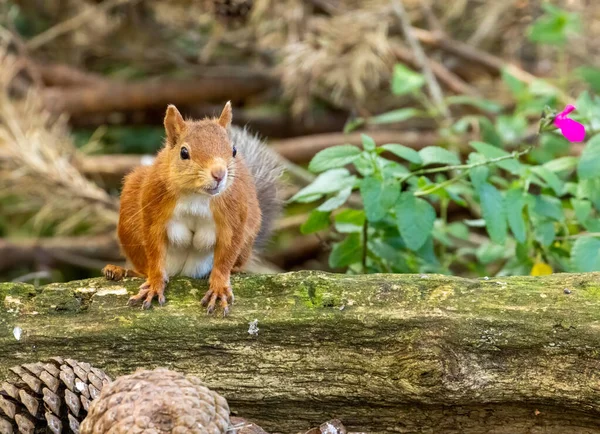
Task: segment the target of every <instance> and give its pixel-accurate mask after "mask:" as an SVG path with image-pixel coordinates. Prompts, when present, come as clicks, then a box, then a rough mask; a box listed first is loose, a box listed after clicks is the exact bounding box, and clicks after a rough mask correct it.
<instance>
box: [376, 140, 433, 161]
mask: <svg viewBox="0 0 600 434" xmlns="http://www.w3.org/2000/svg"><path fill="white" fill-rule="evenodd" d="M382 148H383V149H385V150H386V151H388V152H391V153H392V154H394V155H396V156H398V157H400V158H403V159H405V160H407V161H410V162H411V163H415V164H422V163H423V160H422V159H421V156H420V155H419V153H418V152H417V151H415V150H414V149H412V148H409V147H408V146H404V145H398V144H396V143H388V144H387V145H383V146H382Z"/></svg>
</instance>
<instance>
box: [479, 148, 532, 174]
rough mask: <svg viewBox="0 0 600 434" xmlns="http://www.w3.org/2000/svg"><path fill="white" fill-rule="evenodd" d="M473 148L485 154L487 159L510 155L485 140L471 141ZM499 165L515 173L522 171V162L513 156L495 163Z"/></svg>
mask: <svg viewBox="0 0 600 434" xmlns="http://www.w3.org/2000/svg"><path fill="white" fill-rule="evenodd" d="M469 144H470V145H471V146H472V147H473V148H475V149H476V150H477V152H479V153H480V154H483V156H485V158H486V159H488V160H492V159H494V158H500V157H506V156H508V155H510V154H509V153H508V152H506V151H504V150H502V149H500V148H498V147H496V146H493V145H490V144H489V143H483V142H470V143H469ZM494 164H495V165H497V166H498V167H501V168H503V169H504V170H506V171H508V172H510V173H512V174H513V175H518V174H520V173H521V163H519V161H518V160H517V159H516V158H512V159H509V160H502V161H499V162H497V163H494Z"/></svg>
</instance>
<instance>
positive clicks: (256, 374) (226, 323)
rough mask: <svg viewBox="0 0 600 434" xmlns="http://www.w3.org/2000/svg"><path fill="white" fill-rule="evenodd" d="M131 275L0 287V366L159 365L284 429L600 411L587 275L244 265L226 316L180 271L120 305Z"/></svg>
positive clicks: (596, 315) (590, 415) (424, 426)
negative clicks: (200, 381)
mask: <svg viewBox="0 0 600 434" xmlns="http://www.w3.org/2000/svg"><path fill="white" fill-rule="evenodd" d="M141 283H142V281H141V280H140V279H128V280H126V281H124V282H106V281H104V280H102V279H89V280H84V281H76V282H69V283H58V284H53V285H48V286H45V287H42V288H40V289H38V290H36V288H34V287H33V286H31V285H25V284H14V283H0V301H1V307H0V348H1V349H2V357H0V376H3V375H5V374H6V373H7V369H8V367H9V366H12V365H15V364H18V363H25V362H30V361H34V360H38V359H42V358H44V357H49V356H54V355H60V356H64V357H73V358H77V359H79V360H85V361H88V362H91V363H93V364H95V365H97V366H99V367H103V368H105V369H106V370H107V371H108V372H109V373H110V374H111V375H119V374H123V373H129V372H132V371H133V370H134V369H136V368H138V367H145V368H151V367H154V366H167V367H170V368H172V369H178V370H181V371H184V372H189V373H194V374H196V375H199V376H201V377H203V378H204V379H205V381H207V383H208V384H209V386H211V387H213V388H214V389H216V390H218V391H219V392H221V393H223V394H224V395H225V396H226V397H227V398H228V400H229V402H230V404H231V406H232V408H233V409H234V410H236V411H238V412H239V414H240V415H242V416H244V417H248V418H251V419H255V420H256V421H257V422H259V423H260V424H262V425H263V426H264V427H265V428H267V429H270V430H280V431H286V432H291V431H294V430H295V431H298V430H302V429H305V428H308V427H310V426H312V425H314V424H317V423H320V422H322V421H323V420H326V419H327V418H328V417H334V416H335V417H340V418H342V419H343V420H344V422H345V423H346V424H347V425H348V426H350V427H351V428H352V427H354V428H357V429H361V430H367V431H371V432H390V431H394V430H397V429H400V428H401V430H403V432H430V431H431V430H432V429H433V430H435V429H436V428H438V427H439V426H442V425H443V424H444V423H449V422H447V421H446V422H445V420H446V419H448V418H452V420H454V422H453V424H452V423H449V425H448V431H444V430H439V431H436V432H453V431H452V429H459V430H460V429H462V428H461V427H463V428H464V427H471V428H469V429H470V431H468V432H473V433H476V432H488V431H486V430H488V429H490V426H492V425H493V426H496V425H497V426H498V427H504V428H502V429H505V428H506V429H509V428H510V429H512V430H513V431H512V432H523V431H520V430H521V429H522V428H523V427H526V426H529V427H532V426H536V424H537V423H539V421H540V420H545V421H546V422H547V423H550V422H552V423H554V424H555V425H556V426H559V427H560V428H561V429H563V431H562V432H578V431H577V430H574V431H573V427H574V426H580V427H582V426H583V427H586V429H588V427H590V426H593V425H594V424H598V422H599V421H600V370H599V369H598V363H599V357H600V275H599V274H596V273H591V274H558V275H552V276H547V277H510V278H492V279H487V280H486V279H476V280H467V279H461V278H456V277H447V276H439V275H369V276H347V275H338V274H327V273H319V272H299V273H285V274H279V275H243V276H235V277H234V278H233V280H232V284H233V288H234V292H235V295H236V303H235V304H234V306H233V310H232V313H231V315H230V316H229V317H227V318H222V317H220V316H208V315H206V313H205V310H204V309H203V308H202V307H201V306H200V299H201V298H202V296H203V295H204V293H205V291H206V290H207V285H206V282H205V281H200V280H192V279H185V278H178V279H174V280H173V281H171V282H170V283H169V286H168V289H167V293H166V295H167V304H166V305H165V306H164V307H162V308H159V307H155V308H153V309H151V310H150V311H142V310H141V309H139V308H130V307H127V306H126V303H127V299H128V298H129V296H130V295H132V294H135V293H136V292H137V290H138V287H139V285H140V284H141ZM565 289H568V290H569V291H568V292H569V293H567V292H565ZM254 320H257V321H258V324H257V325H258V328H259V331H258V333H257V334H252V333H249V324H250V323H251V322H252V321H254ZM15 327H20V328H21V330H22V335H21V337H20V339H19V340H17V339H15V336H14V333H13V330H14V328H15ZM449 406H450V407H449ZM538 408H539V409H544V411H546V412H547V414H548V415H547V416H545V417H546V419H543V418H544V416H542V418H540V417H539V416H535V413H534V411H533V410H535V409H538ZM508 409H512V412H510V411H508ZM525 409H526V410H527V412H525ZM482 414H487V415H488V416H487V418H486V417H483V416H481V415H482ZM511 414H512V415H513V416H510V415H511ZM550 414H552V416H550ZM515 415H518V417H517V416H515ZM527 415H532V416H531V419H530V418H529V416H527ZM511 417H513V419H514V420H513V419H511ZM515 417H516V419H515ZM519 418H520V419H519ZM523 418H524V419H523ZM509 419H510V420H509ZM511 420H512V421H511ZM490 421H495V422H490ZM490 424H492V425H490ZM578 424H579V425H578ZM399 427H400V428H399ZM453 427H454V428H453ZM478 427H479V428H478ZM478 429H479V430H478ZM499 429H500V428H499ZM523 429H524V428H523ZM564 430H567V431H564ZM465 432H466V431H465ZM494 432H511V431H494ZM557 432H561V431H557ZM581 432H583V431H581ZM586 432H594V431H586Z"/></svg>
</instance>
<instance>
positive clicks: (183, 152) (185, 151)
mask: <svg viewBox="0 0 600 434" xmlns="http://www.w3.org/2000/svg"><path fill="white" fill-rule="evenodd" d="M179 155H180V156H181V159H182V160H189V159H190V151H188V148H186V147H185V146H184V147H183V148H181V152H180V153H179Z"/></svg>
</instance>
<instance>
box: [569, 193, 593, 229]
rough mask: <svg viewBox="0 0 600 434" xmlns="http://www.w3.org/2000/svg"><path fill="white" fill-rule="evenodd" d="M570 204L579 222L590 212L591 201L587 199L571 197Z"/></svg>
mask: <svg viewBox="0 0 600 434" xmlns="http://www.w3.org/2000/svg"><path fill="white" fill-rule="evenodd" d="M571 205H572V206H573V211H575V216H576V217H577V221H578V222H579V223H583V222H585V221H586V220H587V219H588V217H589V216H590V214H591V213H592V202H590V201H589V200H587V199H575V198H572V199H571Z"/></svg>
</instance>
